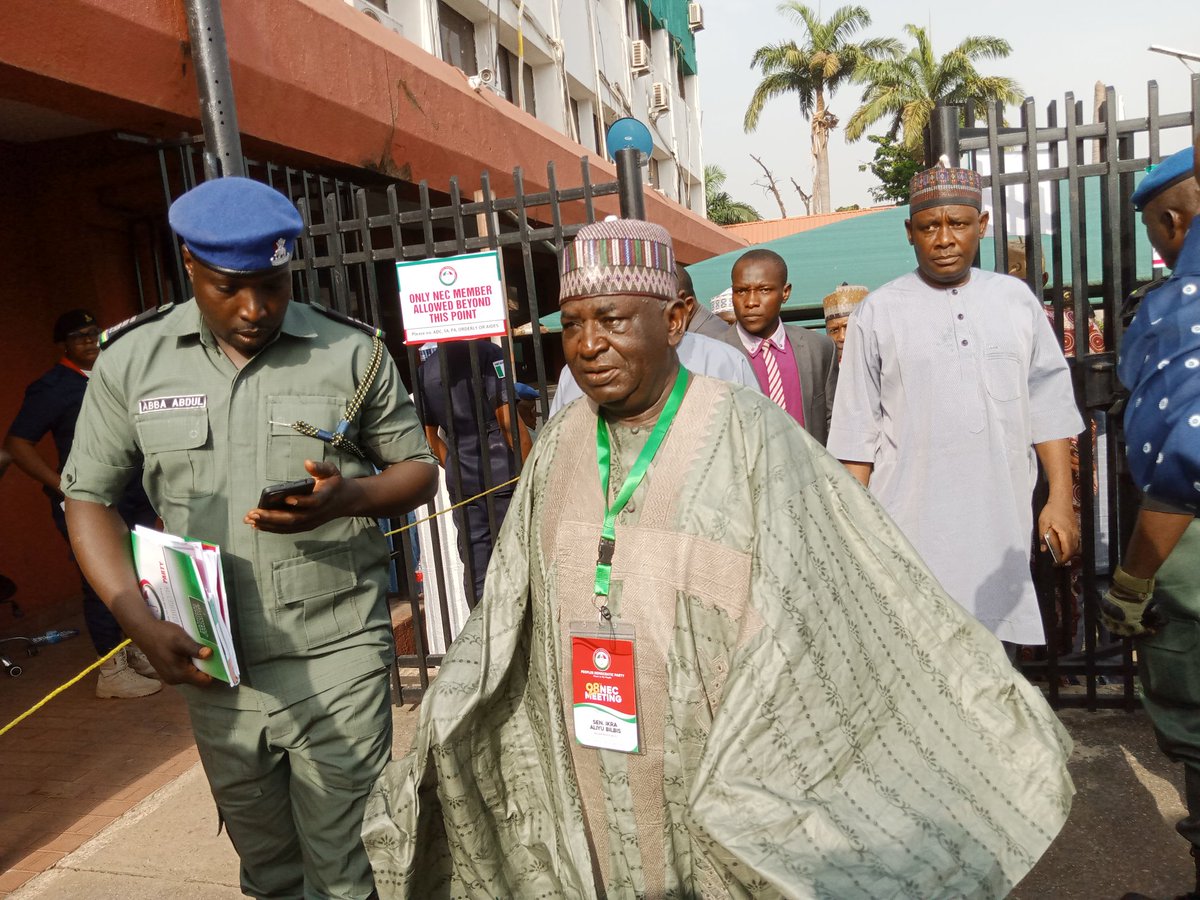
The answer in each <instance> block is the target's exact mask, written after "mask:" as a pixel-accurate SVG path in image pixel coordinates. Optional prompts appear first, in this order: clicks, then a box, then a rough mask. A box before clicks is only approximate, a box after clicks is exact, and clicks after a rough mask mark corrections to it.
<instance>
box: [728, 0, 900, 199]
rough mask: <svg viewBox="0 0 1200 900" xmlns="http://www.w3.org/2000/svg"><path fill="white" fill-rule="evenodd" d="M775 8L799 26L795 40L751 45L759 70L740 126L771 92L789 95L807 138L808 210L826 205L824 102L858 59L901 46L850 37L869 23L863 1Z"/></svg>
mask: <svg viewBox="0 0 1200 900" xmlns="http://www.w3.org/2000/svg"><path fill="white" fill-rule="evenodd" d="M779 12H781V13H783V14H784V15H787V16H789V17H790V18H791V19H792V20H793V21H794V22H795V23H796V24H797V25H799V26H800V27H801V28H802V29H803V35H802V37H801V40H800V42H799V43H797V42H796V41H792V40H789V41H781V42H780V43H777V44H766V45H764V46H762V47H759V48H758V49H757V50H756V51H754V57H753V58H752V59H751V61H750V67H751V68H752V69H755V68H757V69H761V70H762V75H763V78H762V81H761V82H759V84H758V87H756V88H755V89H754V95H753V96H752V97H751V98H750V105H749V106H747V107H746V116H745V119H744V121H743V126H744V128H745V130H746V132H747V133H750V132H752V131H754V129H755V128H757V127H758V120H759V117H760V115H761V114H762V111H763V107H765V106H766V105H767V102H768V101H770V100H773V99H775V98H776V97H783V96H787V95H789V94H791V95H795V97H796V99H797V100H798V101H799V103H800V113H801V115H803V116H804V117H805V118H806V119H808V120H809V123H810V124H809V130H810V133H811V138H812V155H813V165H814V168H815V170H816V172H815V175H814V178H813V191H812V193H813V210H812V211H813V212H814V213H827V212H829V211H830V209H831V208H832V207H831V204H830V201H829V133H830V132H831V131H833V129H834V128H836V127H837V124H838V118H837V116H835V115H834V114H833V113H832V112H831V111H830V110H829V108H828V106H827V105H826V102H827V98H828V99H832V98H833V95H834V93H835V92H836V91H837V89H838V88H839V87H841V86H842V85H843V84H845V83H846V82H848V81H849V80H850V79H851V78H852V77H853V75H854V73H855V71H856V70H857V69H858V67H859V66H861V65H863V64H864V62H868V61H871V60H874V59H882V58H885V57H888V56H892V55H898V54H899V53H900V52H901V46H900V42H899V41H897V40H896V39H894V38H872V39H871V40H866V41H863V42H861V43H853V42H852V41H851V38H853V37H854V35H855V34H856V33H858V32H859V31H861V30H862V29H863V28H866V27H867V26H868V25H870V24H871V15H870V13H868V12H867V8H866V7H865V6H842V7H839V8H838V9H836V10H834V11H833V14H832V15H830V17H829V18H828V19H824V20H822V19H821V17H820V14H819V12H817V11H814V10H813V9H811V8H810V7H808V6H805V5H804V4H803V3H800V2H799V0H787V2H784V3H781V4H780V5H779Z"/></svg>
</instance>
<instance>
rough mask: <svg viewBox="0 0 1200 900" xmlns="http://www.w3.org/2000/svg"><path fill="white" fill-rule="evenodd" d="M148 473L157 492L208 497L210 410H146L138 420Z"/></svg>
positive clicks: (177, 496)
mask: <svg viewBox="0 0 1200 900" xmlns="http://www.w3.org/2000/svg"><path fill="white" fill-rule="evenodd" d="M134 425H135V427H136V428H137V435H138V443H139V444H140V445H141V448H142V456H143V457H144V458H145V468H146V475H147V476H148V477H149V481H150V483H151V484H152V485H154V486H155V491H156V492H161V494H162V495H163V496H164V497H171V498H175V499H183V500H188V499H195V498H197V497H207V496H208V495H209V494H211V493H212V491H213V465H212V462H213V461H212V447H211V443H210V441H209V434H208V410H207V409H187V410H169V411H166V412H155V413H143V414H142V415H139V416H138V417H137V418H136V419H135V420H134Z"/></svg>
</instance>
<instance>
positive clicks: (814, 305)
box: [541, 3, 1151, 332]
mask: <svg viewBox="0 0 1200 900" xmlns="http://www.w3.org/2000/svg"><path fill="white" fill-rule="evenodd" d="M655 5H656V6H657V3H656V4H655ZM1059 184H1060V187H1061V194H1060V203H1061V205H1062V210H1063V218H1064V220H1065V219H1066V216H1067V209H1068V205H1067V184H1066V182H1060V183H1059ZM1083 200H1084V206H1085V211H1086V214H1087V219H1086V223H1085V224H1086V233H1087V275H1088V278H1087V280H1088V283H1089V284H1091V285H1099V284H1102V283H1103V278H1104V270H1103V266H1104V259H1103V256H1102V254H1101V244H1102V239H1101V221H1100V219H1101V217H1100V208H1101V204H1100V179H1099V178H1098V177H1092V178H1088V179H1086V180H1085V182H1084V191H1083ZM907 218H908V207H907V206H899V207H896V208H895V209H888V210H884V211H882V212H877V213H873V214H871V215H869V216H858V217H856V218H853V219H846V220H843V221H841V222H833V223H831V224H829V225H823V226H821V227H820V228H814V229H812V230H810V231H803V232H800V233H799V234H792V235H788V236H787V237H781V238H776V239H775V240H773V241H766V242H765V243H762V244H757V245H756V246H757V247H765V248H767V249H769V250H774V251H775V252H776V253H778V254H779V255H780V256H782V257H783V258H784V260H785V261H786V262H787V264H788V280H789V281H791V284H792V294H791V297H790V298H789V299H788V302H787V304H786V305H785V306H784V308H783V311H784V313H785V318H787V319H788V321H793V322H801V323H814V324H820V325H823V324H824V319H823V316H822V314H821V310H820V307H821V301H822V299H823V298H824V297H825V295H826V294H828V293H829V292H830V291H832V290H833V289H834V288H835V287H837V286H838V285H839V284H841V283H842V282H843V281H847V282H849V283H850V284H862V285H866V286H867V287H868V288H870V289H871V290H874V289H875V288H878V287H881V286H882V285H884V284H886V283H887V282H889V281H891V280H892V279H893V278H898V277H900V276H901V275H903V274H904V273H905V272H911V271H913V269H915V268H916V257H914V256H913V249H912V247H910V246H909V243H908V237H907V235H906V234H905V232H904V220H905V219H907ZM1134 245H1135V248H1136V259H1137V270H1136V277H1137V278H1138V279H1139V280H1148V279H1149V278H1150V277H1151V271H1150V242H1149V240H1147V238H1146V231H1145V229H1144V228H1142V226H1141V224H1140V223H1139V224H1138V225H1137V227H1136V228H1135V229H1134ZM746 249H749V248H743V249H741V250H733V251H730V252H729V253H723V254H721V255H720V256H714V257H712V258H710V259H706V260H704V261H703V262H698V263H694V264H692V265H690V266H688V267H687V270H688V272H689V273H690V274H691V276H692V283H693V284H694V285H695V288H696V296H697V297H698V298H699V299H700V301H701V302H702V303H705V304H707V303H708V302H709V301H710V300H711V299H712V298H713V297H715V296H716V295H717V294H719V293H721V291H723V290H725V288H727V287H729V273H730V270H731V269H732V268H733V264H734V262H736V261H737V258H738V257H739V256H741V255H742V254H743V253H745V252H746ZM1042 251H1043V253H1044V254H1045V258H1046V269H1047V271H1050V270H1051V265H1050V252H1051V236H1050V235H1048V234H1045V235H1042ZM979 257H980V259H979V261H980V265H981V266H982V267H983V268H985V269H994V268H995V260H996V257H995V244H994V241H993V239H992V238H991V237H990V236H989V237H985V238H984V239H983V241H981V242H980V245H979ZM1070 264H1071V236H1070V234H1064V235H1063V265H1064V267H1065V268H1067V269H1068V270H1069V268H1070ZM541 322H542V324H543V325H544V326H545V327H546V328H547V329H548V330H549V331H552V332H557V331H561V330H562V325H561V324H560V321H559V314H558V313H557V312H553V313H550V314H549V315H546V316H542V319H541Z"/></svg>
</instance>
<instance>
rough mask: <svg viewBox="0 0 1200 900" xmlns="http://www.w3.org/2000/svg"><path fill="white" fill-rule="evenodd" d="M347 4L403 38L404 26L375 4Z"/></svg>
mask: <svg viewBox="0 0 1200 900" xmlns="http://www.w3.org/2000/svg"><path fill="white" fill-rule="evenodd" d="M347 2H348V3H349V4H350V5H351V6H353V7H354V8H355V9H357V10H358V11H359V12H361V13H363V14H364V15H365V16H366V17H367V18H368V19H374V20H375V21H376V22H378V23H379V24H380V25H382V26H383V27H384V28H386V29H388V30H389V31H394V32H396V34H399V35H401V36H403V34H404V26H403V25H401V24H400V22H399V21H397V20H396V19H394V18H392V17H391V16H389V15H388V14H387V13H386V12H385V11H384V10H382V9H380V8H379V7H378V6H376V5H375V4H374V3H371V2H370V0H347Z"/></svg>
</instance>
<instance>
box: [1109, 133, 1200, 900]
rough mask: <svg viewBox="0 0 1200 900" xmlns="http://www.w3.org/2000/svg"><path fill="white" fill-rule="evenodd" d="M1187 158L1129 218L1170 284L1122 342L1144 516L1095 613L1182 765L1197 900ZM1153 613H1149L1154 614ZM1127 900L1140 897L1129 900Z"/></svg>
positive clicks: (1199, 604)
mask: <svg viewBox="0 0 1200 900" xmlns="http://www.w3.org/2000/svg"><path fill="white" fill-rule="evenodd" d="M1193 160H1194V153H1193V150H1192V149H1191V148H1188V149H1186V150H1181V151H1180V152H1178V153H1176V154H1174V155H1172V156H1170V157H1168V158H1167V159H1165V160H1163V162H1162V163H1161V164H1160V165H1158V166H1156V167H1155V168H1154V169H1152V170H1151V172H1150V174H1149V175H1147V176H1146V178H1144V179H1143V180H1142V183H1141V184H1140V185H1138V188H1137V190H1136V191H1134V193H1133V197H1132V201H1133V205H1134V208H1135V209H1137V210H1139V211H1140V212H1141V213H1142V222H1143V223H1144V225H1145V226H1146V233H1147V235H1148V236H1149V238H1150V242H1151V243H1152V244H1153V245H1154V248H1155V249H1156V250H1157V251H1158V252H1159V254H1160V255H1161V256H1162V258H1163V261H1164V262H1165V263H1166V264H1167V265H1168V266H1169V267H1170V268H1171V277H1170V279H1168V280H1167V282H1166V283H1165V284H1163V285H1161V286H1160V287H1158V288H1157V289H1155V290H1153V291H1151V292H1150V293H1148V294H1147V295H1146V297H1145V298H1144V299H1143V300H1142V303H1141V306H1140V308H1139V310H1138V313H1137V316H1136V317H1135V319H1134V321H1133V323H1132V324H1131V325H1130V327H1129V330H1128V331H1127V332H1126V334H1125V339H1124V343H1123V345H1122V347H1121V359H1120V364H1119V373H1120V376H1121V380H1122V382H1124V383H1125V385H1126V386H1127V387H1128V388H1129V389H1130V392H1131V393H1130V401H1129V406H1128V407H1127V409H1126V415H1125V432H1126V442H1127V446H1126V451H1127V453H1128V455H1129V464H1130V470H1131V472H1132V474H1133V476H1134V479H1135V481H1136V483H1137V486H1138V487H1139V488H1141V489H1142V490H1143V491H1145V497H1144V499H1143V502H1142V507H1141V509H1140V510H1139V512H1138V518H1137V522H1136V524H1135V526H1134V530H1133V534H1132V535H1131V537H1130V540H1129V546H1128V548H1127V549H1126V551H1125V555H1124V558H1123V559H1122V561H1121V565H1120V566H1118V567H1117V569H1116V571H1115V572H1114V573H1113V584H1112V587H1111V588H1110V589H1109V591H1108V593H1106V594H1105V596H1104V598H1103V599H1102V601H1101V614H1102V617H1103V619H1104V623H1105V625H1107V626H1108V628H1109V630H1110V631H1112V632H1113V633H1114V634H1118V635H1125V636H1130V637H1135V638H1138V644H1137V646H1138V667H1139V674H1140V676H1141V680H1142V687H1143V690H1144V693H1143V698H1142V702H1143V704H1144V705H1145V707H1146V711H1147V712H1148V713H1149V714H1150V717H1151V720H1152V721H1153V722H1154V730H1155V734H1156V735H1157V736H1158V743H1159V746H1160V747H1161V748H1162V750H1163V752H1164V753H1165V754H1166V755H1167V756H1168V757H1169V758H1170V759H1171V760H1173V761H1175V762H1181V763H1183V765H1184V784H1185V794H1186V800H1187V808H1188V814H1187V816H1185V817H1184V818H1183V819H1181V820H1180V821H1179V822H1178V823H1177V824H1176V826H1175V827H1176V830H1177V831H1178V832H1179V833H1180V834H1181V835H1182V836H1183V837H1184V838H1186V839H1187V840H1188V841H1189V843H1190V844H1191V847H1192V850H1191V852H1192V857H1193V858H1194V859H1195V860H1196V865H1197V879H1196V889H1195V890H1194V891H1192V892H1190V893H1187V894H1184V895H1183V896H1184V897H1186V898H1191V900H1200V653H1198V652H1197V647H1198V646H1200V645H1198V644H1197V637H1198V636H1200V569H1198V567H1197V561H1198V558H1200V525H1197V523H1196V520H1195V518H1194V516H1195V514H1196V512H1197V508H1198V506H1200V468H1198V465H1200V377H1198V376H1200V309H1198V307H1200V304H1197V302H1196V299H1195V297H1196V294H1197V285H1198V284H1200V228H1197V227H1195V226H1194V219H1195V217H1196V216H1197V215H1200V184H1198V183H1197V181H1196V180H1195V179H1194V178H1193V177H1192V176H1193ZM1151 606H1153V608H1151ZM1128 896H1129V897H1130V898H1134V897H1140V896H1141V895H1136V894H1134V895H1128Z"/></svg>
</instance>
